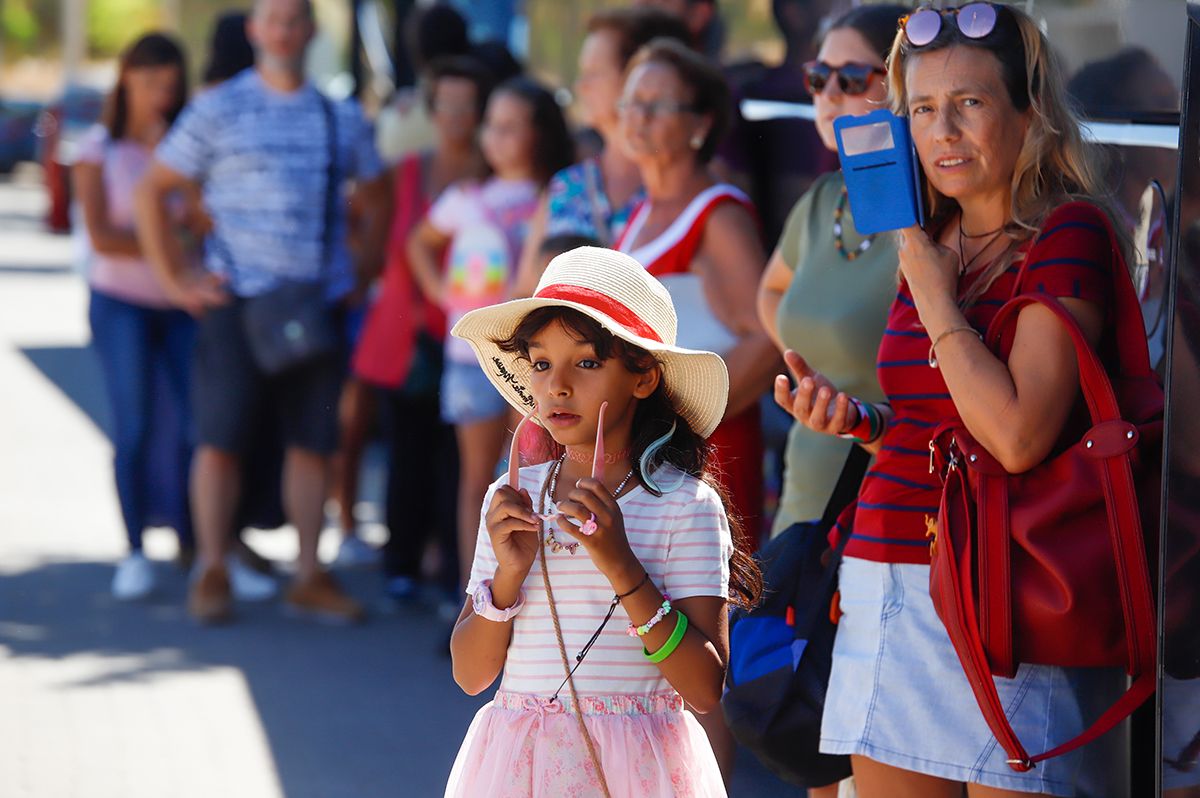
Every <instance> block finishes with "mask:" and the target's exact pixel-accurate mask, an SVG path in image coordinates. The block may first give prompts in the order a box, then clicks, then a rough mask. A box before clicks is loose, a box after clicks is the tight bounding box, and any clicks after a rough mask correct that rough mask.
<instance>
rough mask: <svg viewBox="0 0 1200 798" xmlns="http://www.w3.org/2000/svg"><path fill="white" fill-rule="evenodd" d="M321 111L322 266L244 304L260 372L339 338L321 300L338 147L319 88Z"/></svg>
mask: <svg viewBox="0 0 1200 798" xmlns="http://www.w3.org/2000/svg"><path fill="white" fill-rule="evenodd" d="M317 96H318V97H319V98H320V100H321V110H322V111H323V112H324V114H325V132H326V139H327V141H328V143H329V161H328V164H327V166H326V172H325V216H324V222H323V224H322V231H321V268H320V270H319V271H318V273H317V277H316V279H315V280H284V281H283V282H281V283H280V284H279V286H278V287H276V288H274V289H272V290H271V291H268V292H267V293H265V294H262V295H261V296H256V297H250V298H248V299H246V300H245V301H244V302H243V305H242V324H243V326H244V329H245V331H246V339H247V341H248V342H249V344H250V353H251V355H252V356H253V357H254V362H255V363H256V364H257V365H258V367H259V368H260V369H262V371H263V372H265V373H266V374H270V375H276V374H282V373H283V372H285V371H289V370H291V369H293V368H296V367H297V366H301V365H304V364H305V363H309V362H311V361H314V360H317V359H319V358H321V357H325V356H328V355H331V354H333V353H334V352H336V351H337V349H338V346H339V344H340V340H341V336H340V335H339V333H338V329H337V325H336V323H335V321H334V317H333V314H332V313H331V310H330V307H329V302H328V300H327V299H326V298H325V291H326V285H325V276H326V274H327V273H328V271H329V267H330V263H331V261H332V259H333V257H334V247H333V235H334V229H335V228H336V227H337V195H338V189H339V185H338V179H337V175H338V168H337V162H338V146H337V122H336V119H335V115H334V110H333V104H332V103H331V102H330V101H329V99H328V98H326V97H325V95H323V94H321V93H320V91H318V92H317Z"/></svg>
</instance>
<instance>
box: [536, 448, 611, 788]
mask: <svg viewBox="0 0 1200 798" xmlns="http://www.w3.org/2000/svg"><path fill="white" fill-rule="evenodd" d="M553 471H554V470H553V469H550V470H549V471H547V473H546V480H545V481H544V482H543V483H542V495H541V499H540V500H539V503H540V505H541V508H542V509H543V510H544V509H545V508H546V493H547V491H548V490H549V489H550V474H552V473H553ZM544 523H545V524H549V523H552V522H550V521H546V522H544ZM538 559H539V561H540V562H541V564H542V584H543V585H544V586H545V588H546V600H547V601H548V602H549V603H550V620H551V621H552V622H553V623H554V637H555V639H556V640H557V641H558V654H559V656H560V657H562V664H563V670H565V671H566V673H567V686H568V687H569V688H570V690H571V701H572V703H574V705H575V718H576V720H578V721H579V733H580V734H582V735H583V742H584V744H585V745H586V746H587V752H588V757H589V758H590V759H591V760H592V767H593V768H595V770H596V777H597V778H598V779H599V780H600V791H601V792H602V793H603V794H604V798H611V796H612V794H611V793H610V792H609V791H608V780H607V779H605V778H604V768H603V767H601V765H600V755H599V754H597V753H596V743H595V741H594V740H593V739H592V735H591V733H590V732H589V731H588V728H587V724H586V723H585V722H584V720H583V707H582V706H580V704H579V694H578V693H576V692H575V679H574V677H573V676H572V675H571V664H570V661H569V660H568V659H567V646H566V643H564V642H563V633H562V626H561V624H560V623H559V621H558V608H557V607H556V606H555V604H554V591H553V590H552V589H551V587H550V571H549V569H548V568H547V567H546V533H545V526H544V524H543V528H542V531H541V532H539V534H538Z"/></svg>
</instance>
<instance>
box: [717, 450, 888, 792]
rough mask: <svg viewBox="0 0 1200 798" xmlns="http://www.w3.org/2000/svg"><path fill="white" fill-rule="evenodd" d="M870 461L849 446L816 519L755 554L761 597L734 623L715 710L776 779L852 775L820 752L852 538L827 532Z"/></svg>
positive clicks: (817, 780)
mask: <svg viewBox="0 0 1200 798" xmlns="http://www.w3.org/2000/svg"><path fill="white" fill-rule="evenodd" d="M870 460H871V456H870V454H869V453H867V451H866V450H864V449H863V448H862V447H860V446H858V445H855V446H854V447H853V448H852V449H851V451H850V454H849V456H848V457H847V458H846V464H845V466H844V467H843V468H842V474H841V476H840V477H838V483H837V487H836V488H834V491H833V496H832V497H830V499H829V504H828V505H827V506H826V508H825V513H824V515H823V516H822V517H821V520H820V521H816V522H808V523H801V524H793V525H792V526H790V527H788V528H787V529H786V530H784V532H783V533H782V534H780V535H779V536H778V537H776V538H775V539H774V540H772V541H771V542H770V543H768V544H767V545H766V546H765V547H763V548H762V549H761V550H760V551H759V553H758V554H757V555H756V556H757V559H758V561H759V567H760V568H761V569H762V573H763V583H764V597H763V601H762V603H760V604H759V605H758V606H757V607H754V608H753V609H751V610H740V609H739V610H736V611H735V612H734V613H733V616H732V618H731V619H730V628H729V647H730V654H729V669H728V673H727V677H726V686H725V694H724V696H723V697H722V698H721V708H722V710H723V711H724V713H725V720H726V722H727V723H728V725H729V728H730V730H731V731H732V732H733V736H734V737H735V738H736V739H737V741H738V743H740V744H741V745H743V746H745V747H746V748H748V749H749V750H750V751H751V752H752V753H753V754H754V755H755V756H756V757H758V759H759V760H760V761H761V762H762V763H763V765H765V766H766V767H767V769H768V770H770V771H771V772H772V773H774V774H775V775H776V776H778V777H779V778H781V779H783V780H784V781H787V782H789V783H791V784H795V785H798V786H800V787H824V786H826V785H829V784H834V783H836V782H838V781H841V780H842V779H844V778H846V777H847V776H849V775H850V757H848V756H834V755H830V754H822V753H820V752H819V751H818V745H819V742H820V736H821V714H822V712H823V711H824V707H825V691H826V689H827V688H828V686H829V669H830V665H831V663H832V659H833V638H834V634H835V633H836V631H837V627H836V626H835V625H834V622H833V621H832V620H831V619H830V612H829V609H830V602H831V600H832V599H833V595H834V593H835V592H836V590H837V571H838V565H839V564H840V562H841V559H842V551H843V550H844V549H845V547H846V543H847V541H849V539H850V535H849V534H848V533H847V534H843V535H842V536H841V539H840V540H839V541H838V545H837V548H835V549H833V551H832V556H828V557H827V556H826V554H827V553H828V552H829V551H830V550H829V545H828V540H827V538H828V533H829V530H830V529H832V528H833V525H834V523H835V522H836V521H837V518H838V516H839V515H841V513H842V512H843V511H844V510H845V508H846V507H848V506H849V505H851V504H853V503H854V501H855V498H856V497H857V495H858V489H859V485H860V484H861V483H862V479H863V475H864V474H865V473H866V470H867V465H868V464H869V463H870Z"/></svg>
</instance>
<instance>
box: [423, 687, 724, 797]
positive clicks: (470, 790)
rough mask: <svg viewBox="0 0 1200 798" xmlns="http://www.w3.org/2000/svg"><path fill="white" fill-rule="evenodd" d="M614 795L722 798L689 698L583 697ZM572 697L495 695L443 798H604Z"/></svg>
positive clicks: (471, 733)
mask: <svg viewBox="0 0 1200 798" xmlns="http://www.w3.org/2000/svg"><path fill="white" fill-rule="evenodd" d="M579 703H580V705H581V708H582V710H583V720H584V723H585V724H586V725H587V728H588V732H590V733H591V736H592V740H593V741H594V742H595V746H596V753H597V755H598V756H599V758H600V762H601V766H602V767H603V769H604V776H605V779H606V780H607V782H608V789H609V793H610V794H611V795H612V798H658V797H659V796H661V797H662V798H668V796H670V797H671V798H724V796H725V785H724V783H723V782H722V781H721V771H720V769H719V768H718V767H717V760H716V757H715V756H713V752H712V748H711V746H710V745H709V743H708V738H707V737H706V736H705V734H704V730H703V729H702V728H700V724H699V723H697V722H696V719H695V718H694V717H692V714H691V713H690V712H685V711H684V709H683V699H682V698H680V697H679V695H678V694H675V693H662V694H656V695H643V696H635V695H616V696H580V699H579ZM570 705H571V701H570V697H569V696H564V697H563V698H560V699H559V701H556V702H554V703H551V702H550V701H549V700H548V699H546V698H542V697H540V696H532V695H521V694H518V693H507V692H503V691H501V692H498V693H496V697H495V698H494V699H493V700H492V701H491V703H489V704H487V705H486V706H484V707H483V708H482V709H480V710H479V712H478V714H476V715H475V720H474V721H472V723H471V728H470V729H469V730H468V731H467V737H466V739H465V740H463V744H462V748H460V749H459V751H458V758H457V759H456V760H455V762H454V769H453V770H452V771H451V772H450V781H449V783H448V784H447V785H446V798H480V796H489V798H593V797H594V796H599V795H601V790H600V785H599V782H598V780H597V778H596V772H595V768H594V767H593V765H592V760H591V757H590V756H589V755H588V751H587V747H586V744H585V743H584V741H583V735H582V732H581V731H580V729H579V721H578V720H577V718H576V717H575V713H574V712H573V711H571V710H570Z"/></svg>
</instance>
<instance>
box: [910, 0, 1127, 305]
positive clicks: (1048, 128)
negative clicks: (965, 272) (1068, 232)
mask: <svg viewBox="0 0 1200 798" xmlns="http://www.w3.org/2000/svg"><path fill="white" fill-rule="evenodd" d="M995 6H996V11H997V14H996V27H995V29H994V30H993V31H992V32H991V33H989V34H988V35H987V36H985V37H983V38H982V39H968V38H967V37H965V36H963V35H962V34H961V33H960V31H959V30H958V25H957V24H956V23H955V22H954V20H952V19H950V18H944V19H943V20H942V28H941V30H940V31H939V33H938V35H937V38H935V39H934V40H933V41H932V42H930V43H929V44H927V45H924V46H921V47H916V46H913V45H912V44H910V43H909V41H908V39H907V37H906V36H905V34H904V31H903V29H900V30H898V31H897V32H896V38H895V40H894V41H893V42H892V51H891V53H890V55H889V56H888V102H889V103H890V105H891V108H892V111H893V112H894V113H896V114H898V115H900V116H907V115H908V92H907V87H906V85H905V76H906V67H907V66H908V63H909V61H910V59H912V58H913V57H915V56H918V55H921V54H923V53H928V52H933V51H935V50H941V49H944V48H947V47H953V46H955V45H963V46H967V47H976V48H979V49H982V50H987V51H988V52H990V53H992V55H994V56H995V57H996V59H997V60H998V61H999V62H1000V66H1001V75H1002V78H1003V80H1004V83H1005V86H1006V87H1007V89H1008V95H1009V99H1010V100H1011V101H1012V103H1013V106H1014V107H1015V108H1016V109H1017V110H1018V111H1022V112H1023V111H1025V110H1026V109H1030V110H1031V113H1030V114H1029V126H1028V128H1027V129H1026V133H1025V140H1024V143H1023V145H1022V147H1021V151H1020V154H1019V155H1018V156H1017V163H1016V167H1015V168H1014V170H1013V175H1012V186H1011V206H1010V211H1009V214H1010V221H1009V222H1008V223H1007V224H1006V225H1005V227H1004V230H1003V234H1004V235H1005V236H1007V237H1008V239H1009V242H1008V247H1007V249H1006V250H1005V251H1004V252H1003V253H1002V254H1001V255H1000V257H997V258H996V259H994V260H993V261H992V263H991V264H990V265H988V266H987V267H986V269H985V270H984V273H983V274H982V275H981V279H979V280H976V281H974V283H973V285H972V287H971V289H970V290H968V291H967V292H966V294H965V295H964V296H963V297H962V298H961V300H960V302H961V304H962V305H963V306H964V307H965V306H966V305H969V304H971V303H972V302H974V301H975V300H976V299H978V298H979V296H980V295H981V294H983V293H984V292H985V291H987V289H988V288H989V287H990V286H991V285H992V283H993V282H995V280H996V278H997V277H999V276H1000V275H1001V274H1003V273H1004V271H1005V269H1007V268H1008V267H1009V266H1011V265H1012V264H1013V263H1014V262H1017V261H1019V260H1020V259H1021V255H1020V254H1019V253H1018V251H1017V250H1018V248H1019V247H1020V246H1021V244H1022V243H1024V242H1025V241H1027V240H1028V239H1029V238H1031V237H1032V236H1034V235H1035V234H1036V233H1037V231H1038V230H1039V229H1040V228H1041V226H1042V224H1043V223H1044V222H1045V220H1046V217H1047V216H1049V215H1050V213H1051V212H1052V211H1053V210H1054V209H1055V208H1057V207H1058V206H1060V205H1062V204H1063V203H1065V202H1069V201H1071V200H1086V201H1088V202H1091V203H1093V204H1095V205H1097V206H1099V207H1100V208H1101V209H1103V210H1104V211H1105V213H1107V214H1108V217H1109V219H1110V220H1113V219H1116V218H1117V217H1116V216H1115V215H1114V213H1113V207H1114V206H1113V203H1112V200H1111V198H1110V197H1109V196H1108V192H1107V191H1105V190H1104V188H1103V187H1102V183H1101V179H1100V175H1102V174H1103V170H1102V169H1101V168H1100V164H1099V163H1097V158H1098V157H1099V154H1098V153H1097V152H1095V150H1094V148H1090V147H1088V146H1087V145H1086V144H1085V143H1084V141H1083V136H1082V134H1081V132H1080V124H1079V118H1078V116H1076V114H1075V112H1074V110H1073V108H1072V103H1071V102H1070V101H1069V98H1068V95H1067V91H1066V81H1065V79H1064V76H1063V69H1062V67H1061V65H1060V63H1059V61H1058V58H1057V57H1056V56H1055V54H1054V52H1053V51H1052V50H1051V48H1050V43H1049V42H1048V41H1047V40H1046V37H1045V36H1043V35H1042V32H1041V31H1040V30H1039V29H1038V26H1037V23H1036V22H1034V21H1033V19H1031V18H1030V17H1029V16H1028V15H1027V14H1025V13H1024V12H1023V11H1021V10H1020V9H1017V8H1013V7H1011V6H1005V5H1000V4H995ZM925 200H926V207H927V208H928V210H929V224H928V225H927V226H926V227H927V229H928V230H930V231H936V230H938V229H940V228H941V227H942V226H943V225H944V224H945V223H946V222H947V221H949V220H950V219H951V218H952V217H953V216H954V215H955V214H956V213H958V212H959V205H958V202H956V201H955V200H954V199H952V198H950V197H947V196H946V195H944V194H942V193H941V192H939V191H938V190H937V189H935V188H934V187H933V185H932V184H930V183H929V182H928V181H926V187H925ZM1114 227H1115V228H1116V229H1117V231H1118V237H1119V238H1120V239H1121V245H1122V250H1123V252H1122V254H1123V255H1124V256H1125V259H1126V260H1125V262H1126V263H1127V264H1128V263H1129V262H1130V260H1129V257H1128V256H1129V254H1130V252H1131V247H1130V245H1129V241H1128V234H1127V233H1124V231H1123V229H1122V228H1121V226H1119V225H1114Z"/></svg>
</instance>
